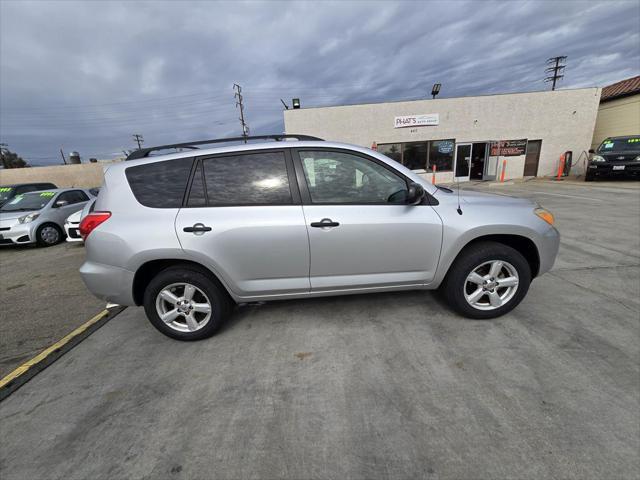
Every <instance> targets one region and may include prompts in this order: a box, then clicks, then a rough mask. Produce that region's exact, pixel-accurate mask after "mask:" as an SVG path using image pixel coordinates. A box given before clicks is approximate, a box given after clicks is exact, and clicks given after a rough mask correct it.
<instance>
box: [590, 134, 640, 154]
mask: <svg viewBox="0 0 640 480" xmlns="http://www.w3.org/2000/svg"><path fill="white" fill-rule="evenodd" d="M636 150H640V137H623V138H607V139H606V140H605V141H604V142H602V143H601V144H600V146H599V147H598V153H607V152H634V151H636Z"/></svg>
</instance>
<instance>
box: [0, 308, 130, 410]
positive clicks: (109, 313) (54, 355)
mask: <svg viewBox="0 0 640 480" xmlns="http://www.w3.org/2000/svg"><path fill="white" fill-rule="evenodd" d="M125 308H126V307H120V306H117V307H113V308H108V309H104V310H102V311H101V312H100V313H98V314H97V315H95V316H94V317H93V318H91V319H90V320H88V321H87V322H85V323H83V324H82V325H80V326H79V327H78V328H76V329H75V330H74V331H72V332H71V333H70V334H68V335H66V336H65V337H63V338H62V339H61V340H59V341H57V342H56V343H54V344H53V345H51V346H50V347H48V348H46V349H45V350H43V351H42V352H40V353H39V354H38V355H36V356H35V357H33V358H32V359H31V360H28V361H26V362H25V363H23V364H22V365H20V366H19V367H18V368H16V369H15V370H14V371H12V372H11V373H9V374H8V375H7V376H5V377H4V378H2V379H0V402H1V401H2V400H4V399H5V398H7V397H8V396H9V395H11V394H12V393H13V392H15V391H16V390H17V389H19V388H20V387H21V386H22V385H24V384H25V383H27V382H28V381H29V380H31V379H32V378H33V377H35V376H36V375H37V374H38V373H40V372H41V371H43V370H44V369H45V368H47V367H48V366H49V365H51V364H52V363H54V362H55V361H56V360H58V359H59V358H60V357H62V356H63V355H64V354H65V353H67V352H69V351H70V350H71V349H73V347H75V346H76V345H78V344H79V343H80V342H82V340H84V339H85V338H87V337H88V336H89V335H91V334H92V333H93V332H95V331H96V330H98V329H99V328H100V327H102V326H103V325H104V324H105V323H107V322H108V321H109V320H111V319H112V318H113V317H115V316H116V315H118V314H119V313H120V312H122V311H123V310H124V309H125Z"/></svg>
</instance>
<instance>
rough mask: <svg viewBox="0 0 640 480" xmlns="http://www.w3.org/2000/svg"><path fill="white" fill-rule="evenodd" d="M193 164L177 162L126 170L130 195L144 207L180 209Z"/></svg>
mask: <svg viewBox="0 0 640 480" xmlns="http://www.w3.org/2000/svg"><path fill="white" fill-rule="evenodd" d="M192 164H193V159H192V158H178V159H175V160H165V161H164V162H154V163H147V164H145V165H137V166H135V167H129V168H127V169H126V171H125V173H126V176H127V181H128V182H129V186H130V187H131V191H132V192H133V195H134V196H135V197H136V200H138V202H140V203H141V204H142V205H144V206H145V207H152V208H180V207H181V206H182V199H183V197H184V191H185V189H186V188H187V182H188V181H189V173H190V172H191V165H192Z"/></svg>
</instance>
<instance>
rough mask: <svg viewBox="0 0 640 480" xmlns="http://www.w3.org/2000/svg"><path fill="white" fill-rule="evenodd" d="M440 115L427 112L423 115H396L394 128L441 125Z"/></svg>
mask: <svg viewBox="0 0 640 480" xmlns="http://www.w3.org/2000/svg"><path fill="white" fill-rule="evenodd" d="M439 124H440V116H439V115H438V114H437V113H425V114H422V115H404V116H402V117H396V118H395V121H394V122H393V128H406V127H424V126H427V125H439Z"/></svg>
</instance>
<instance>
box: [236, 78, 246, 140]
mask: <svg viewBox="0 0 640 480" xmlns="http://www.w3.org/2000/svg"><path fill="white" fill-rule="evenodd" d="M233 90H234V91H235V94H234V97H235V98H236V107H238V108H240V119H239V120H240V126H241V127H242V136H243V137H244V143H247V137H248V136H249V125H247V123H246V122H245V121H244V104H243V103H242V87H241V86H240V85H238V84H237V83H234V84H233Z"/></svg>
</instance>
